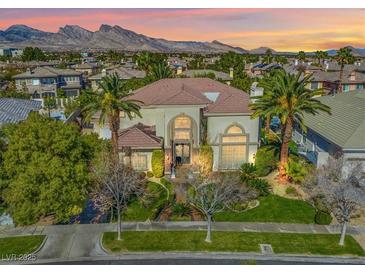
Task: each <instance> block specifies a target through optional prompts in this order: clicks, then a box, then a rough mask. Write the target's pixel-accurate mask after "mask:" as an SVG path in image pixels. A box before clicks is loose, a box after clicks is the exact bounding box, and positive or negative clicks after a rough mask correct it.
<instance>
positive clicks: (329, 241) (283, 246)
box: [103, 231, 365, 256]
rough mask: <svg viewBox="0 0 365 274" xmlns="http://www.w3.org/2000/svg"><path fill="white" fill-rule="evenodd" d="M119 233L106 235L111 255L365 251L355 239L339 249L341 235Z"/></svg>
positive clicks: (192, 232)
mask: <svg viewBox="0 0 365 274" xmlns="http://www.w3.org/2000/svg"><path fill="white" fill-rule="evenodd" d="M116 237H117V234H116V233H115V232H106V233H104V235H103V245H104V247H105V248H107V249H108V250H109V251H111V252H156V251H162V252H164V251H196V252H198V251H220V252H260V248H259V244H263V243H266V244H271V245H272V247H273V250H274V252H275V253H292V254H321V255H359V256H364V255H365V252H364V250H363V249H362V248H361V247H360V246H359V244H358V243H357V242H356V241H355V240H354V239H353V238H352V237H351V236H347V238H346V240H345V245H344V246H343V247H340V246H339V245H338V240H339V235H334V234H292V233H256V232H222V231H214V232H213V233H212V241H213V242H212V243H210V244H208V243H206V242H205V241H204V239H205V232H204V231H140V232H136V231H126V232H123V233H122V238H123V239H122V240H121V241H117V240H116Z"/></svg>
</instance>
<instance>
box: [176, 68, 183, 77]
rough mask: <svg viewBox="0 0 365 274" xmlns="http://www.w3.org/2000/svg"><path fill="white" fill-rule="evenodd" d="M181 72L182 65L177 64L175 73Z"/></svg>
mask: <svg viewBox="0 0 365 274" xmlns="http://www.w3.org/2000/svg"><path fill="white" fill-rule="evenodd" d="M181 73H182V66H178V67H177V69H176V75H179V74H181Z"/></svg>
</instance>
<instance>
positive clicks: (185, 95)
mask: <svg viewBox="0 0 365 274" xmlns="http://www.w3.org/2000/svg"><path fill="white" fill-rule="evenodd" d="M205 92H218V93H219V96H218V98H217V99H216V100H215V101H212V100H209V99H208V98H207V97H206V96H205V95H204V93H205ZM131 98H132V99H135V100H139V101H142V102H143V103H144V104H143V105H144V106H150V105H206V106H207V108H206V112H209V113H249V112H250V110H249V109H248V104H249V95H248V94H247V93H246V92H244V91H242V90H239V89H236V88H233V87H231V86H228V85H226V84H223V83H221V82H218V81H214V80H212V79H209V78H173V79H162V80H159V81H157V82H154V83H152V84H150V85H147V86H145V87H142V88H140V89H137V90H136V91H135V92H134V95H132V96H131Z"/></svg>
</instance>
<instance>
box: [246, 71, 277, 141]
mask: <svg viewBox="0 0 365 274" xmlns="http://www.w3.org/2000/svg"><path fill="white" fill-rule="evenodd" d="M273 80H274V77H273V75H270V74H265V75H264V77H263V78H262V79H261V80H260V81H259V86H260V87H262V88H263V89H264V94H263V97H265V98H271V97H272V95H271V92H272V87H273V85H274V83H273ZM261 102H262V103H260V102H258V103H255V104H252V105H251V109H252V110H253V111H255V113H256V114H255V115H256V116H255V117H262V118H264V119H265V133H266V134H268V133H269V131H270V122H271V118H272V116H273V115H274V114H275V113H273V112H272V111H271V110H272V109H271V108H270V105H271V103H270V105H269V106H267V105H266V103H267V102H270V100H265V101H261Z"/></svg>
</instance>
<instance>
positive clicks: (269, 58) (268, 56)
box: [265, 49, 272, 64]
mask: <svg viewBox="0 0 365 274" xmlns="http://www.w3.org/2000/svg"><path fill="white" fill-rule="evenodd" d="M265 60H266V63H267V64H270V63H271V61H272V50H271V49H267V50H266V52H265Z"/></svg>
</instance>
